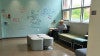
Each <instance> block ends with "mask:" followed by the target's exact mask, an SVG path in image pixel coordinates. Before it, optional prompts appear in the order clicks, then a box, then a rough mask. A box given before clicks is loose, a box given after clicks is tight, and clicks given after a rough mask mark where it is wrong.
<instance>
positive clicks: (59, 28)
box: [57, 20, 67, 33]
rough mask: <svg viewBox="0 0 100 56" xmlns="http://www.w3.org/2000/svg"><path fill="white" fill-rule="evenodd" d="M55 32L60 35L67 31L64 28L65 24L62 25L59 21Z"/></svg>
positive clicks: (62, 22)
mask: <svg viewBox="0 0 100 56" xmlns="http://www.w3.org/2000/svg"><path fill="white" fill-rule="evenodd" d="M57 30H58V32H59V33H62V32H63V30H67V26H66V24H64V21H63V20H60V22H59V24H58V26H57Z"/></svg>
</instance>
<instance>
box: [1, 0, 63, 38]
mask: <svg viewBox="0 0 100 56" xmlns="http://www.w3.org/2000/svg"><path fill="white" fill-rule="evenodd" d="M0 4H1V3H0ZM2 9H3V10H4V12H3V13H2V14H3V15H4V16H1V20H2V21H1V23H2V33H3V34H2V37H3V38H5V37H23V36H26V35H27V34H38V33H47V32H48V30H49V27H50V25H51V23H52V22H53V20H55V21H56V23H55V25H56V24H57V22H58V21H59V19H61V0H42V1H41V0H2ZM9 14H10V16H11V17H10V18H8V16H7V15H9ZM4 22H7V24H4Z"/></svg>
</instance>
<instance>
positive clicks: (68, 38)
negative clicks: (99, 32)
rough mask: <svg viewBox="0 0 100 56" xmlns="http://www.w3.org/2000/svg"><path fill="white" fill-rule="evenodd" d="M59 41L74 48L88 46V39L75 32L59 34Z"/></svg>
mask: <svg viewBox="0 0 100 56" xmlns="http://www.w3.org/2000/svg"><path fill="white" fill-rule="evenodd" d="M59 41H60V42H62V43H63V44H65V45H67V46H68V47H71V48H72V49H74V50H75V49H78V48H86V47H87V39H84V38H83V37H82V36H78V35H74V34H69V33H61V34H59Z"/></svg>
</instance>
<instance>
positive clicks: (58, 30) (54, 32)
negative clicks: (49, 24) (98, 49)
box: [51, 20, 67, 39]
mask: <svg viewBox="0 0 100 56" xmlns="http://www.w3.org/2000/svg"><path fill="white" fill-rule="evenodd" d="M63 30H67V26H66V24H64V21H63V20H60V22H59V24H58V26H57V28H56V29H54V30H52V33H51V36H52V37H54V39H58V37H59V36H58V33H63Z"/></svg>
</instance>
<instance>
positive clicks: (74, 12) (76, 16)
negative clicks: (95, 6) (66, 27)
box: [71, 9, 81, 22]
mask: <svg viewBox="0 0 100 56" xmlns="http://www.w3.org/2000/svg"><path fill="white" fill-rule="evenodd" d="M80 15H81V9H73V10H72V15H71V21H75V22H80Z"/></svg>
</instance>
